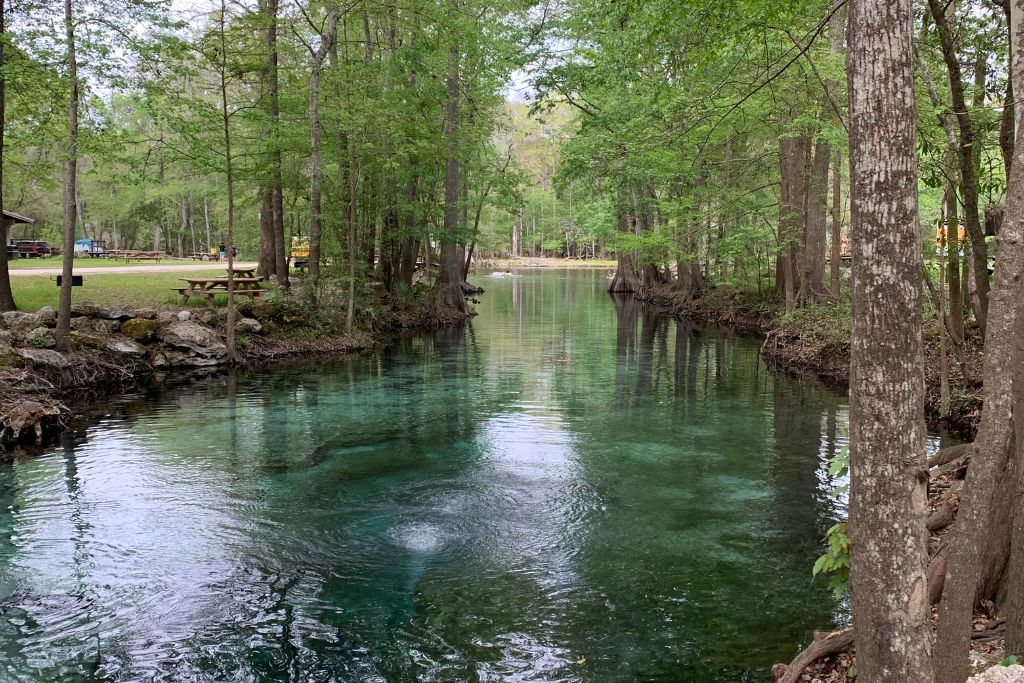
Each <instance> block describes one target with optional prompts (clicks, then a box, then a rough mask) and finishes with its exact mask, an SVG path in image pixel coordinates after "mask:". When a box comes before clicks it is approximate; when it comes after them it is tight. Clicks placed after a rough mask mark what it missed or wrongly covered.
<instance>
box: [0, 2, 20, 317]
mask: <svg viewBox="0 0 1024 683" xmlns="http://www.w3.org/2000/svg"><path fill="white" fill-rule="evenodd" d="M6 56H7V17H6V5H5V4H4V3H3V2H2V0H0V313H2V312H4V311H13V310H16V309H17V308H18V307H17V305H16V304H15V303H14V292H13V291H12V290H11V273H10V271H9V269H8V266H7V240H8V238H9V227H10V224H9V223H8V222H7V219H6V218H4V217H3V212H2V209H3V206H4V201H3V188H4V132H5V131H6V128H7V116H6V111H7V73H6V72H5V71H4V65H5V61H6Z"/></svg>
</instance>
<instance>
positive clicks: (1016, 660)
mask: <svg viewBox="0 0 1024 683" xmlns="http://www.w3.org/2000/svg"><path fill="white" fill-rule="evenodd" d="M1020 663H1021V658H1020V656H1019V655H1009V656H1007V657H1003V658H1002V659H1001V660H1000V661H999V666H1014V665H1016V664H1020Z"/></svg>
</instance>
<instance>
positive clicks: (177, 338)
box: [158, 321, 228, 366]
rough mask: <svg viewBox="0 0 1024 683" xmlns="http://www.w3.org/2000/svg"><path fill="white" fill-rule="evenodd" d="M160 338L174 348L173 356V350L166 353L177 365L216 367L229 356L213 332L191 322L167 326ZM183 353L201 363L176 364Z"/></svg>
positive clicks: (160, 333) (179, 322) (180, 322)
mask: <svg viewBox="0 0 1024 683" xmlns="http://www.w3.org/2000/svg"><path fill="white" fill-rule="evenodd" d="M158 336H159V337H160V339H162V340H163V342H164V343H165V344H167V345H168V346H171V347H174V349H173V351H174V353H173V354H172V351H171V350H168V351H167V352H166V353H167V358H168V361H170V362H171V363H172V364H175V365H179V364H182V365H193V366H196V365H199V366H202V365H216V364H218V363H222V362H224V360H225V359H226V358H227V355H228V349H227V347H226V346H224V343H223V342H222V341H221V340H220V337H219V336H217V334H216V333H215V332H214V331H213V330H211V329H209V328H207V327H203V326H202V325H198V324H196V323H194V322H191V321H178V322H176V323H171V324H170V325H166V326H164V327H162V328H160V331H159V332H158ZM182 351H185V352H187V353H186V354H185V355H186V356H189V357H191V358H192V359H193V360H197V361H201V362H189V363H179V362H175V360H176V359H177V360H180V356H181V355H182V354H181V352H182ZM172 355H173V358H172Z"/></svg>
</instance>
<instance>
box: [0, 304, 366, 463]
mask: <svg viewBox="0 0 1024 683" xmlns="http://www.w3.org/2000/svg"><path fill="white" fill-rule="evenodd" d="M246 313H247V314H248V315H246V316H243V317H241V318H240V319H239V320H238V321H237V323H236V325H235V329H236V332H237V334H238V340H239V344H238V350H239V354H240V355H241V357H242V361H243V362H258V361H266V360H274V359H278V358H285V357H291V356H298V355H302V354H308V353H317V354H323V353H332V354H340V353H348V352H353V351H360V350H364V349H367V348H370V347H371V346H373V345H374V343H375V339H374V337H373V336H371V335H370V334H367V333H361V332H360V333H354V334H352V335H333V334H326V335H316V336H310V337H309V338H302V337H294V338H293V337H278V336H273V335H270V334H267V332H268V328H270V329H272V328H273V327H274V326H275V325H278V324H279V317H280V311H279V310H278V308H277V307H275V306H273V305H264V306H250V307H248V310H247V311H246ZM56 324H57V313H56V311H54V310H53V309H52V308H49V307H46V308H43V309H40V310H39V311H37V312H35V313H25V312H20V311H14V312H8V313H4V314H3V315H2V316H0V453H3V452H9V451H12V450H14V449H17V448H23V447H26V446H41V445H44V444H46V443H50V442H52V441H53V440H54V439H55V438H56V437H57V436H58V435H59V434H60V433H61V432H62V431H63V430H64V429H65V428H66V427H67V425H68V423H69V420H70V417H71V409H70V408H69V407H68V406H67V404H66V402H65V401H64V397H65V395H66V394H68V393H70V392H75V391H79V390H96V389H100V390H102V389H106V390H108V391H116V390H122V389H124V388H127V387H131V386H135V385H138V384H140V383H142V382H145V381H147V380H148V379H149V378H151V377H152V376H153V375H154V374H157V373H167V372H182V373H184V372H189V371H196V370H216V369H218V368H222V367H225V366H227V365H228V364H229V362H230V359H229V357H228V349H227V346H225V344H224V341H223V336H222V333H223V327H224V322H223V320H222V318H221V313H220V312H219V311H218V310H216V309H212V308H208V309H199V310H196V309H191V310H190V309H182V310H165V311H157V310H155V309H149V308H130V307H120V306H116V307H105V306H97V305H95V304H91V303H77V304H75V306H74V307H73V308H72V320H71V328H72V333H71V346H72V348H71V351H70V352H68V353H60V352H58V351H56V350H54V348H53V347H54V328H55V327H56Z"/></svg>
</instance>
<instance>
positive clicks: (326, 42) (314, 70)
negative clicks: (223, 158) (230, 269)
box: [286, 9, 338, 308]
mask: <svg viewBox="0 0 1024 683" xmlns="http://www.w3.org/2000/svg"><path fill="white" fill-rule="evenodd" d="M337 33H338V13H337V11H336V10H334V9H332V10H330V12H329V13H328V15H327V28H326V30H325V32H324V33H323V34H322V35H321V36H320V45H319V46H318V47H317V49H315V50H314V49H313V48H312V47H310V48H309V52H310V57H311V58H312V60H313V64H312V66H311V68H310V71H309V130H310V133H309V142H310V152H309V263H308V264H307V267H308V268H309V297H310V301H311V302H312V303H313V305H314V308H315V306H316V296H317V287H318V286H319V282H320V238H321V235H322V233H323V231H322V228H321V223H320V209H321V206H320V203H321V202H320V195H321V184H322V180H323V154H322V150H321V148H320V136H321V129H320V71H321V69H322V68H323V63H324V60H325V59H326V58H327V55H328V54H329V53H330V51H331V46H332V45H333V44H334V39H335V36H336V35H337ZM286 277H287V274H286Z"/></svg>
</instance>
